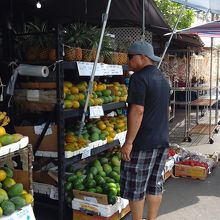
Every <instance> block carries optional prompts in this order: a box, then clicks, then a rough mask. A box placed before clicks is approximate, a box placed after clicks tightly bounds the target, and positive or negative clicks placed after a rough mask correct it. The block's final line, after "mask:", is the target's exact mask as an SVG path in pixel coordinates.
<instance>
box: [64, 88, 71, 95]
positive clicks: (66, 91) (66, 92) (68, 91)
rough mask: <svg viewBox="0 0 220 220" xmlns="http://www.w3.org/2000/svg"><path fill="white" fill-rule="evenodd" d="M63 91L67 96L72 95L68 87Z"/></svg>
mask: <svg viewBox="0 0 220 220" xmlns="http://www.w3.org/2000/svg"><path fill="white" fill-rule="evenodd" d="M63 91H64V93H65V94H69V93H70V90H69V88H68V87H66V86H64V87H63Z"/></svg>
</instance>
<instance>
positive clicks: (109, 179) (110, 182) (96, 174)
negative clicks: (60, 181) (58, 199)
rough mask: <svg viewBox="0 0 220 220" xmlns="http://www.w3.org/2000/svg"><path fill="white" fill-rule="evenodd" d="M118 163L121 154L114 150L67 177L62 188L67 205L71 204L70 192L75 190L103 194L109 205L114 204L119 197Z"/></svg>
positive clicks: (71, 196) (71, 195)
mask: <svg viewBox="0 0 220 220" xmlns="http://www.w3.org/2000/svg"><path fill="white" fill-rule="evenodd" d="M120 163H121V154H120V152H119V150H118V149H114V150H113V151H111V152H110V151H108V152H107V153H103V154H102V155H100V157H99V158H97V159H96V160H94V161H92V162H90V163H89V164H87V165H86V166H85V168H83V169H79V170H76V171H75V172H74V173H72V174H69V175H67V177H66V183H65V186H64V187H65V192H66V201H67V203H71V202H72V199H73V192H72V190H73V189H76V190H80V191H87V192H94V193H101V194H105V195H107V196H108V202H109V204H114V203H115V202H116V200H117V196H119V195H120V185H119V182H120ZM67 171H68V170H67Z"/></svg>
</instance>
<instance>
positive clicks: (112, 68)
mask: <svg viewBox="0 0 220 220" xmlns="http://www.w3.org/2000/svg"><path fill="white" fill-rule="evenodd" d="M76 63H77V68H78V72H79V75H80V76H91V74H92V69H93V65H94V63H91V62H80V61H77V62H76ZM115 75H123V68H122V66H121V65H109V64H103V63H97V65H96V71H95V76H115Z"/></svg>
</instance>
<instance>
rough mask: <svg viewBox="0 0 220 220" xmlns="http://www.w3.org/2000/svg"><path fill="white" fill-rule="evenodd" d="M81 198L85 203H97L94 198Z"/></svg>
mask: <svg viewBox="0 0 220 220" xmlns="http://www.w3.org/2000/svg"><path fill="white" fill-rule="evenodd" d="M83 198H84V200H85V201H87V202H91V203H95V204H96V203H98V201H97V199H96V198H95V197H89V196H84V197H83Z"/></svg>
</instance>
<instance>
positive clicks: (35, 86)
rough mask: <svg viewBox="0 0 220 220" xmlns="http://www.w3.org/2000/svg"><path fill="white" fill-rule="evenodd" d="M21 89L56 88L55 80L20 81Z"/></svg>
mask: <svg viewBox="0 0 220 220" xmlns="http://www.w3.org/2000/svg"><path fill="white" fill-rule="evenodd" d="M19 87H20V88H22V89H56V83H55V82H20V83H19Z"/></svg>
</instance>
